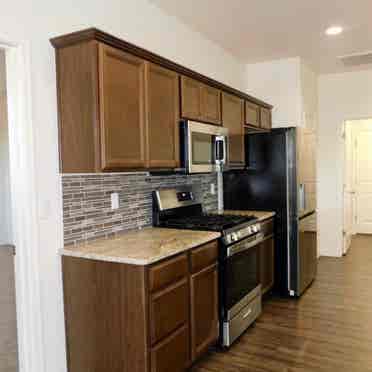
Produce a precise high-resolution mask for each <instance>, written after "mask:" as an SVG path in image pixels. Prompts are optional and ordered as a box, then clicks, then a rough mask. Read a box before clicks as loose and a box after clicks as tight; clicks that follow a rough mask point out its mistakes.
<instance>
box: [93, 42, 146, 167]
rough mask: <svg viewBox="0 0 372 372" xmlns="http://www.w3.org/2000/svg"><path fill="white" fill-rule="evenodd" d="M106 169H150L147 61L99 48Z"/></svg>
mask: <svg viewBox="0 0 372 372" xmlns="http://www.w3.org/2000/svg"><path fill="white" fill-rule="evenodd" d="M99 85H100V87H99V88H100V89H99V96H100V97H99V98H100V99H99V105H100V115H101V117H100V120H101V158H102V168H103V170H110V169H126V168H144V167H145V166H146V151H145V144H146V131H145V61H143V60H142V59H140V58H137V57H133V56H132V55H130V54H127V53H124V52H122V51H120V50H118V49H114V48H111V47H109V46H106V45H103V44H100V45H99Z"/></svg>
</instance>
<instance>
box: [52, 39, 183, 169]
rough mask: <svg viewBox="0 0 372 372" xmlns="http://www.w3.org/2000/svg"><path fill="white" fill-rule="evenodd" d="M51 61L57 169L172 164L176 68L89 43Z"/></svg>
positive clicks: (62, 52) (174, 162)
mask: <svg viewBox="0 0 372 372" xmlns="http://www.w3.org/2000/svg"><path fill="white" fill-rule="evenodd" d="M57 63H58V71H57V74H58V85H59V90H58V95H59V121H60V153H61V168H62V172H63V173H84V172H101V171H115V170H128V169H129V170H130V169H148V168H154V169H156V168H162V169H163V168H166V169H170V168H177V167H179V133H178V132H179V131H178V127H179V86H178V85H179V84H178V79H179V77H178V74H177V73H175V72H173V71H170V70H167V69H165V68H162V67H160V66H157V65H155V64H152V63H150V62H147V61H145V60H144V59H142V58H139V57H135V56H133V55H131V54H129V53H126V52H123V51H121V50H120V49H117V48H112V47H110V46H107V45H105V44H102V43H95V42H90V43H86V44H82V45H77V46H71V47H67V48H63V49H60V50H58V51H57Z"/></svg>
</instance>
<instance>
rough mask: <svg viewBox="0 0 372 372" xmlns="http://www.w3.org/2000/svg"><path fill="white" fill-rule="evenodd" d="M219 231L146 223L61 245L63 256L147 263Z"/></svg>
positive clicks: (172, 253)
mask: <svg viewBox="0 0 372 372" xmlns="http://www.w3.org/2000/svg"><path fill="white" fill-rule="evenodd" d="M220 236H221V235H220V233H216V232H210V231H193V230H178V229H164V228H157V227H147V228H144V229H142V230H136V231H130V232H125V233H122V234H120V235H117V236H115V237H113V238H108V239H107V238H106V239H99V240H95V241H91V242H87V243H82V244H78V245H71V246H66V247H64V248H63V249H62V250H61V251H60V254H61V255H63V256H71V257H80V258H86V259H91V260H98V261H108V262H118V263H126V264H133V265H149V264H152V263H154V262H157V261H160V260H162V259H164V258H167V257H171V256H174V255H176V254H178V253H181V252H185V251H187V250H189V249H191V248H195V247H197V246H199V245H202V244H205V243H208V242H210V241H212V240H214V239H217V238H219V237H220Z"/></svg>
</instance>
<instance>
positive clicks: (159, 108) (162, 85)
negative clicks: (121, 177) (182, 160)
mask: <svg viewBox="0 0 372 372" xmlns="http://www.w3.org/2000/svg"><path fill="white" fill-rule="evenodd" d="M178 85H179V84H178V74H176V73H175V72H173V71H170V70H167V69H165V68H162V67H160V66H157V65H154V64H151V63H148V64H147V66H146V88H147V89H146V92H147V133H148V160H149V164H148V165H149V167H150V168H177V167H179V88H178Z"/></svg>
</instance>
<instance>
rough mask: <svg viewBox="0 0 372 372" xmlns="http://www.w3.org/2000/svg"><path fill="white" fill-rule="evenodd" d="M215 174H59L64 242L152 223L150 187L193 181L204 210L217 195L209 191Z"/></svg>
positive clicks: (213, 207) (213, 203)
mask: <svg viewBox="0 0 372 372" xmlns="http://www.w3.org/2000/svg"><path fill="white" fill-rule="evenodd" d="M211 183H214V184H215V185H217V176H216V174H203V175H190V176H186V175H163V176H155V175H149V174H148V173H133V174H119V173H118V174H112V173H110V174H97V175H63V176H62V191H63V223H64V243H65V245H67V244H76V243H81V242H84V241H88V240H92V239H97V238H100V237H110V236H113V235H115V234H117V233H120V232H122V231H126V230H131V229H138V228H142V227H145V226H151V225H152V191H154V190H157V189H159V188H165V187H174V186H181V185H193V186H195V189H196V190H198V192H199V195H197V196H198V197H200V199H201V200H202V203H203V205H204V207H205V210H206V211H210V210H216V209H217V204H218V199H217V190H216V193H215V194H213V195H212V194H211V193H210V184H211ZM114 192H117V193H118V194H119V201H120V203H119V205H120V207H119V209H116V210H111V193H114Z"/></svg>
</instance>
